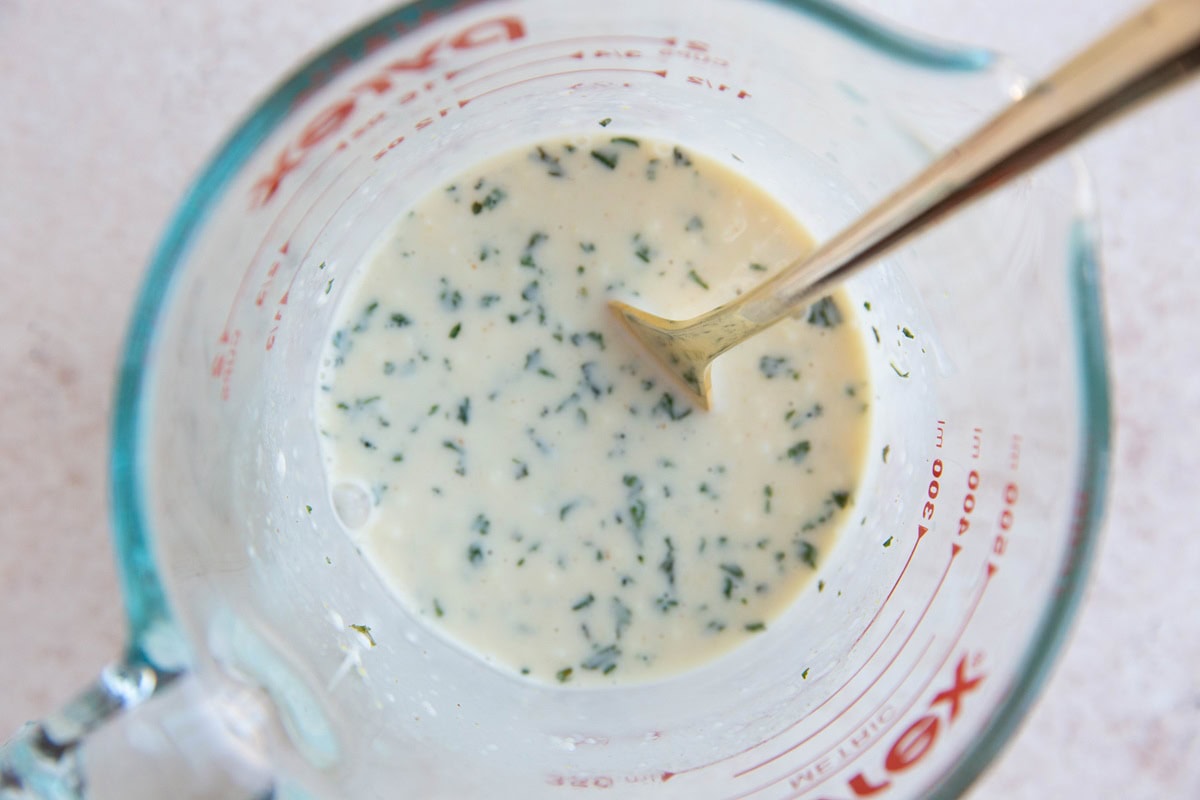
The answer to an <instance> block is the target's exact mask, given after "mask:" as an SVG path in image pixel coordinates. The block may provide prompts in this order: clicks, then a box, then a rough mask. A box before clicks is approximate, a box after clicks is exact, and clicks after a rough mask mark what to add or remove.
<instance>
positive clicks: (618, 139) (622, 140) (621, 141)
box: [612, 136, 641, 147]
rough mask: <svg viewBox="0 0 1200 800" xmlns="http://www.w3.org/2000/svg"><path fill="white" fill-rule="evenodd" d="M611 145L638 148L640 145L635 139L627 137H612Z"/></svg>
mask: <svg viewBox="0 0 1200 800" xmlns="http://www.w3.org/2000/svg"><path fill="white" fill-rule="evenodd" d="M612 143H613V144H626V145H629V146H630V147H640V146H641V143H640V142H638V140H637V139H632V138H630V137H628V136H614V137H613V138H612Z"/></svg>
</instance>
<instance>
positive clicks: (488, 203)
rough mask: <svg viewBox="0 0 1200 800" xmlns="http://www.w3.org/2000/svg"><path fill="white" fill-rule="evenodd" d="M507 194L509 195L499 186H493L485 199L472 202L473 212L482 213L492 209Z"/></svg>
mask: <svg viewBox="0 0 1200 800" xmlns="http://www.w3.org/2000/svg"><path fill="white" fill-rule="evenodd" d="M506 196H507V195H505V194H504V190H503V189H501V188H500V187H499V186H496V187H493V189H492V190H491V191H490V192H488V193H487V195H486V196H485V197H484V198H483V200H476V201H475V202H474V203H471V213H472V214H480V213H482V212H484V211H490V210H491V209H493V208H495V207H496V206H497V205H499V204H500V201H501V200H503V199H504V198H505V197H506Z"/></svg>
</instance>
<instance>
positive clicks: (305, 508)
mask: <svg viewBox="0 0 1200 800" xmlns="http://www.w3.org/2000/svg"><path fill="white" fill-rule="evenodd" d="M304 510H305V511H307V512H308V513H309V514H311V513H312V506H305V507H304Z"/></svg>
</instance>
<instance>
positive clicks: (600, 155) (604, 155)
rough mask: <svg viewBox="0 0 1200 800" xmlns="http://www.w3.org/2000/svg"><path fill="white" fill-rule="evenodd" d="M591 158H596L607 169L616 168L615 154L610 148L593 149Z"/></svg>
mask: <svg viewBox="0 0 1200 800" xmlns="http://www.w3.org/2000/svg"><path fill="white" fill-rule="evenodd" d="M592 158H594V159H596V160H597V161H599V162H600V163H601V164H603V165H604V166H606V167H608V168H609V169H616V168H617V154H616V153H615V152H613V151H611V150H593V151H592Z"/></svg>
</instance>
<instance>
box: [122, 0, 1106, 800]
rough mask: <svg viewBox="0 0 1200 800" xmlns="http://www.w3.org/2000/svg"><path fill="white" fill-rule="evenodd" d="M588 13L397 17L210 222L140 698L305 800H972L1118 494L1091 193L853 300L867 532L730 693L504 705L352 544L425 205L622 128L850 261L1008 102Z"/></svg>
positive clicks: (785, 10)
mask: <svg viewBox="0 0 1200 800" xmlns="http://www.w3.org/2000/svg"><path fill="white" fill-rule="evenodd" d="M565 5H566V4H562V3H551V2H482V3H459V4H449V3H439V2H425V3H417V4H415V5H414V6H410V7H406V8H404V9H401V10H398V11H395V12H392V13H390V14H389V15H387V16H385V17H383V18H381V19H379V20H377V21H375V22H373V23H371V24H370V25H368V26H367V27H365V28H363V29H361V30H360V31H358V32H356V33H354V34H352V35H351V36H349V37H347V38H346V39H343V40H342V41H341V42H339V43H338V44H336V45H334V46H333V48H331V49H330V50H328V51H326V52H325V53H323V54H321V55H320V56H318V57H317V58H316V59H314V60H313V61H312V62H310V63H309V64H308V65H306V66H305V67H304V68H302V69H301V70H300V71H299V72H298V73H297V74H296V75H295V76H294V77H292V78H291V79H290V80H288V81H287V82H286V83H284V84H283V85H282V86H281V87H280V88H279V89H278V90H277V91H276V92H275V93H274V94H272V95H271V96H270V97H269V98H268V99H267V100H266V101H265V102H264V103H263V105H262V106H260V107H259V108H258V109H257V110H256V111H255V112H254V114H253V115H252V116H251V117H249V118H248V119H247V121H246V122H245V123H244V124H243V126H242V127H241V128H239V130H238V131H237V132H236V133H235V134H234V135H233V137H232V138H231V139H230V140H229V142H228V143H227V144H226V145H225V147H224V148H223V149H222V150H221V152H220V153H219V154H218V156H217V157H216V158H215V160H214V161H213V162H212V163H211V164H210V166H209V167H208V169H207V171H206V172H205V173H204V174H203V175H202V176H201V178H200V179H199V181H198V183H197V184H196V186H195V187H194V188H193V190H192V192H191V193H190V194H189V195H188V197H187V198H186V200H185V202H184V204H183V206H182V208H181V210H180V212H179V215H178V216H177V218H176V220H175V222H174V223H173V225H172V227H171V228H170V230H169V231H168V233H167V236H166V238H165V240H164V242H163V245H162V247H161V249H160V251H159V253H158V255H157V257H156V260H155V262H154V264H153V265H152V269H151V273H150V275H149V277H148V279H147V283H146V286H145V288H144V291H143V295H142V297H141V300H140V302H139V305H138V308H137V312H136V317H135V319H134V323H133V327H132V332H131V335H130V340H129V347H128V351H127V354H126V359H125V363H124V367H123V373H122V376H121V378H122V380H121V389H120V396H119V399H118V406H119V407H118V410H117V417H116V433H115V448H114V471H115V478H114V497H115V503H116V522H117V531H116V536H117V542H118V547H119V550H120V556H121V560H122V567H123V570H124V573H123V574H124V580H125V590H126V597H127V603H128V606H129V609H130V619H131V628H132V634H131V645H130V651H129V662H130V663H131V664H135V665H138V666H140V667H144V668H146V669H149V670H151V671H152V672H153V673H154V674H156V675H157V676H158V677H159V679H160V682H161V683H167V682H169V681H168V680H167V679H169V678H171V677H172V676H176V675H186V678H187V679H186V680H184V681H180V683H181V684H189V685H191V686H192V687H193V688H191V689H189V690H188V691H190V692H193V693H194V694H195V696H196V697H200V698H204V699H203V700H202V701H199V702H203V703H205V704H206V708H207V709H208V711H206V712H205V713H206V714H208V715H209V716H210V717H211V719H214V720H216V721H217V724H216V725H215V726H214V727H213V731H215V732H214V733H212V734H211V735H212V736H213V737H216V738H220V737H228V738H230V739H232V740H236V746H233V747H230V748H228V749H227V751H228V753H229V755H228V757H226V756H221V758H222V759H226V758H228V766H227V769H229V770H230V771H232V772H239V771H240V772H243V773H245V775H248V776H251V777H250V778H247V779H246V780H245V781H244V782H245V783H247V784H248V785H255V784H256V782H257V783H258V784H261V786H262V787H267V786H272V787H274V788H273V789H271V790H269V791H273V792H274V793H275V794H276V795H277V796H280V797H284V796H288V797H322V798H326V797H327V798H335V797H336V798H344V797H354V798H369V797H398V796H403V797H419V798H434V797H446V798H462V797H474V796H479V797H521V798H539V797H548V798H552V797H558V796H575V795H576V793H577V792H578V790H579V788H580V787H588V788H590V789H597V790H605V789H607V790H609V794H610V795H612V796H620V797H633V798H638V797H648V798H649V797H654V798H658V797H686V798H731V797H744V796H753V797H762V798H784V797H805V796H812V797H826V796H830V797H854V796H866V795H868V794H872V795H874V794H879V796H885V797H916V796H920V797H948V796H954V795H956V794H958V793H959V792H960V791H962V790H963V789H964V788H965V787H966V786H967V785H968V784H969V783H970V782H971V780H973V778H974V777H975V776H976V775H977V774H978V773H979V772H980V771H981V770H982V769H983V767H984V766H986V764H987V762H988V760H989V759H990V758H991V756H992V755H993V754H994V753H995V752H996V751H997V750H998V748H999V747H1000V746H1001V745H1002V743H1003V742H1004V740H1005V739H1006V738H1007V736H1008V735H1009V734H1010V733H1011V731H1012V729H1013V728H1014V726H1015V725H1016V723H1017V721H1018V720H1019V718H1020V717H1021V716H1022V714H1023V712H1024V710H1025V709H1026V707H1027V706H1028V704H1029V703H1030V702H1031V699H1032V697H1033V695H1034V693H1035V692H1036V689H1037V688H1038V686H1039V685H1040V683H1041V681H1042V679H1043V677H1044V674H1045V671H1046V669H1047V666H1048V664H1049V662H1050V660H1051V658H1052V656H1053V654H1054V652H1055V651H1056V649H1057V645H1058V642H1059V640H1060V639H1061V637H1062V635H1063V632H1064V627H1065V623H1066V621H1067V619H1068V618H1069V616H1070V612H1071V610H1072V609H1073V607H1074V605H1075V603H1076V600H1077V597H1078V591H1079V587H1080V584H1081V582H1082V579H1083V571H1084V568H1085V567H1086V564H1087V562H1088V555H1089V553H1090V551H1091V549H1092V544H1093V539H1094V536H1095V531H1096V525H1097V522H1098V517H1099V508H1100V503H1101V499H1102V494H1103V489H1104V477H1105V471H1106V458H1107V443H1108V396H1107V388H1106V376H1105V366H1104V356H1103V353H1104V336H1103V330H1102V325H1101V320H1100V312H1099V305H1098V294H1097V287H1096V265H1095V263H1094V259H1093V250H1092V241H1091V237H1090V229H1089V226H1090V220H1089V217H1088V216H1087V214H1088V210H1087V208H1086V202H1087V201H1086V196H1085V195H1086V190H1085V189H1083V188H1081V184H1080V180H1079V178H1078V177H1077V176H1076V175H1075V173H1074V172H1073V171H1072V169H1071V168H1070V167H1069V165H1067V164H1065V163H1061V162H1060V163H1058V164H1056V165H1053V166H1051V167H1048V168H1046V169H1043V170H1041V171H1039V172H1037V173H1036V174H1035V175H1033V176H1032V177H1031V178H1029V179H1027V180H1024V181H1022V182H1020V183H1017V184H1016V185H1014V186H1012V187H1011V188H1008V189H1005V190H1003V191H1002V192H1000V193H998V194H996V195H994V196H993V197H992V198H990V199H988V200H986V201H984V202H981V203H980V204H978V205H976V206H975V207H974V208H973V209H971V210H969V211H967V212H965V213H964V214H962V215H960V216H959V217H957V218H956V219H955V220H954V221H953V222H950V223H948V224H946V225H943V226H941V227H939V228H938V229H936V230H934V231H931V232H930V233H928V234H925V235H923V236H922V237H921V238H920V239H919V240H917V241H916V242H914V243H913V244H912V245H911V246H909V247H907V248H905V249H903V250H901V251H899V252H898V254H897V255H895V256H894V257H893V258H891V259H890V260H889V261H887V262H885V263H883V264H881V265H879V266H878V267H875V268H872V269H870V270H868V271H867V272H865V273H863V274H862V275H860V276H859V277H857V278H855V279H853V281H852V282H851V283H850V284H849V285H848V289H849V291H850V293H851V295H852V296H853V297H854V298H855V299H856V300H857V301H858V302H860V303H863V304H869V306H870V308H869V310H867V309H866V307H865V305H864V307H863V308H860V309H859V313H858V316H859V319H860V321H861V322H862V323H863V325H864V335H865V336H867V337H869V338H868V340H867V341H868V349H869V351H870V359H871V372H872V378H873V384H874V385H873V392H874V396H873V399H872V404H873V409H874V410H873V414H874V431H873V439H872V445H871V449H870V454H871V455H870V457H869V461H870V467H869V469H868V470H867V474H866V477H865V479H864V483H863V485H862V486H861V488H860V491H859V492H858V494H857V497H856V501H855V509H854V515H853V518H852V520H851V521H850V523H849V524H848V528H847V530H846V531H845V533H844V534H843V536H842V538H841V540H840V542H839V544H838V546H837V548H836V549H835V551H834V552H832V553H831V554H830V555H829V557H828V559H827V563H826V564H824V565H823V567H822V573H821V578H822V580H823V583H824V589H823V591H818V588H817V584H816V582H815V581H814V582H813V583H812V585H811V586H810V587H809V588H808V589H806V590H805V592H804V593H803V594H802V596H801V597H800V598H799V599H798V601H797V602H796V604H795V606H794V608H792V609H791V610H790V611H789V612H788V613H787V614H786V615H785V616H784V617H783V618H782V619H780V620H779V621H778V622H777V623H776V624H775V625H773V626H772V629H771V630H770V631H768V633H767V634H765V635H763V636H762V637H759V638H757V639H755V640H753V641H751V642H750V643H748V644H747V645H745V646H744V647H742V648H740V649H739V650H736V651H734V652H733V653H731V654H729V655H727V656H726V657H724V658H722V659H720V660H718V661H716V662H714V663H712V664H710V665H708V666H705V667H703V668H700V669H697V670H695V671H693V672H690V673H687V674H684V675H681V676H679V677H677V678H674V679H671V680H668V681H663V682H658V683H653V684H645V685H638V686H630V687H627V688H614V689H604V690H590V691H588V690H577V691H572V690H569V689H566V688H559V687H546V686H539V685H534V684H532V683H529V682H525V681H522V680H520V679H516V678H513V677H510V676H508V675H505V674H502V673H501V672H499V671H497V670H494V669H492V668H490V667H488V666H486V665H484V664H482V663H481V662H480V661H479V660H478V659H476V658H475V657H473V656H471V655H469V654H467V653H465V652H463V651H462V650H461V649H459V648H458V647H456V646H454V645H452V644H450V643H448V642H446V641H445V640H443V639H442V638H440V637H439V636H438V635H437V634H435V633H434V632H432V631H431V630H429V629H428V628H427V627H426V626H425V625H424V624H422V623H421V622H420V621H419V620H418V619H416V618H415V617H414V616H413V615H411V614H410V613H409V612H408V611H406V610H405V609H404V608H403V607H402V606H401V605H400V604H399V603H398V602H397V600H396V599H395V598H394V597H393V596H392V595H391V594H390V593H389V591H388V590H387V588H386V587H385V586H384V584H383V582H382V581H381V580H380V579H379V578H378V577H377V576H376V574H375V573H374V572H373V570H372V568H371V567H370V565H369V564H368V563H367V562H366V561H365V560H364V558H363V557H362V556H361V554H360V553H359V552H358V551H357V550H356V548H355V545H354V543H353V541H352V540H351V538H350V537H349V536H348V535H347V534H346V533H345V532H344V531H343V530H342V528H341V526H340V525H339V523H338V521H337V519H336V517H335V515H334V512H333V509H332V504H331V502H330V487H329V486H328V483H327V479H326V476H325V474H324V469H323V464H322V458H321V452H320V449H319V443H318V438H317V432H316V425H315V422H314V418H313V416H314V402H313V394H314V381H315V376H316V372H317V369H318V366H319V359H320V356H321V353H322V350H323V346H324V344H325V341H326V337H327V336H328V334H329V330H330V327H331V323H332V317H333V314H334V311H335V309H336V306H337V302H338V299H339V297H340V296H341V293H342V292H343V291H344V290H345V289H346V288H347V287H348V286H349V284H350V283H351V279H352V275H353V273H354V271H355V270H356V269H358V268H359V265H360V263H361V262H362V260H363V257H364V255H365V254H366V253H367V252H368V250H369V249H370V248H371V246H372V244H373V243H374V242H375V241H376V239H377V238H378V236H380V235H381V234H382V233H383V232H384V231H385V229H386V228H387V227H388V226H389V225H390V224H391V223H392V222H393V221H394V219H395V218H396V216H397V215H398V213H400V212H402V211H403V210H404V209H406V208H408V207H410V206H411V205H412V204H413V203H415V202H416V201H417V200H418V199H420V198H421V197H422V196H423V195H424V194H425V193H426V192H427V191H428V189H429V188H430V187H433V186H437V185H439V182H442V181H444V180H446V179H449V178H450V177H452V176H453V175H455V174H457V173H458V172H460V171H461V170H462V169H463V168H464V167H465V166H467V165H470V164H472V163H475V162H477V161H480V160H483V159H485V158H487V157H489V156H491V155H494V154H496V153H499V152H503V151H505V150H508V149H510V148H511V147H514V146H516V145H519V144H521V143H531V142H534V141H537V140H541V139H545V138H550V137H555V136H560V135H561V136H566V135H571V134H576V133H579V132H580V131H591V130H594V129H595V128H596V126H597V124H598V122H599V121H600V120H602V119H607V118H611V119H612V120H613V122H612V124H613V128H614V130H620V131H621V132H623V133H637V134H642V135H647V136H653V137H657V138H662V139H668V140H676V141H679V142H680V143H681V144H683V145H685V146H686V147H688V148H691V149H693V150H695V151H698V152H703V153H705V154H707V155H709V156H711V157H714V158H717V159H719V160H721V161H723V162H725V163H727V164H729V165H731V166H732V167H734V168H735V169H736V170H737V171H739V172H741V173H743V174H745V175H746V176H747V177H749V178H750V179H751V180H753V181H754V182H756V183H758V184H760V185H761V186H763V187H764V188H765V189H767V190H768V191H769V192H771V193H772V194H773V195H775V196H776V197H777V198H778V199H779V200H780V201H781V202H782V203H783V204H784V205H785V206H786V207H788V208H789V209H791V210H792V211H793V212H794V213H795V214H796V215H797V217H798V218H799V219H801V220H802V221H803V222H804V223H805V224H806V226H807V227H808V228H809V229H810V230H811V231H812V232H813V233H814V234H815V235H816V237H817V238H818V240H819V239H821V238H824V237H826V236H828V235H830V234H831V233H833V232H834V231H836V230H838V229H839V228H840V227H841V226H843V225H844V224H845V223H847V222H849V221H850V220H851V219H853V218H854V217H855V215H856V214H857V213H858V212H860V211H861V210H864V209H865V208H867V207H868V206H869V205H870V204H871V203H873V202H875V201H877V200H879V199H881V198H882V196H883V195H884V194H886V193H887V192H888V191H889V190H890V189H891V188H893V187H895V186H897V185H898V184H899V183H900V182H901V181H902V180H903V179H905V178H906V177H908V176H910V175H912V174H913V173H915V172H916V171H917V170H918V169H920V168H921V167H922V166H923V165H924V164H925V163H927V162H928V161H929V160H930V158H931V154H932V153H934V152H936V151H938V150H940V149H941V148H942V147H944V146H945V145H947V144H948V143H950V142H952V141H953V140H954V139H955V138H956V137H958V136H960V135H962V134H964V133H965V132H967V131H968V130H969V129H970V128H971V127H972V126H973V125H975V124H977V123H978V122H979V121H981V120H982V119H983V118H984V117H985V116H986V115H987V114H988V113H990V112H992V111H994V110H996V109H997V108H999V107H1000V106H1001V105H1003V104H1004V103H1006V102H1008V101H1009V100H1011V99H1012V98H1013V96H1014V95H1013V92H1014V91H1016V90H1017V89H1016V87H1017V83H1016V80H1015V78H1014V77H1013V76H1012V75H1011V74H1007V73H1006V67H1005V64H1004V62H1002V61H1000V60H998V59H996V58H995V57H994V56H992V55H991V54H989V53H986V52H983V51H979V50H973V49H958V48H952V47H944V46H939V45H932V44H927V43H922V42H918V41H916V40H913V39H910V38H906V37H903V36H901V35H898V34H895V33H891V32H889V31H886V30H884V29H882V28H880V27H878V26H876V25H875V24H874V23H872V22H868V21H865V20H863V19H861V18H859V17H857V16H855V15H854V14H852V13H850V12H847V11H845V10H842V9H840V8H839V7H836V6H833V5H830V4H827V3H825V2H808V3H802V2H792V3H784V2H778V3H769V2H751V1H750V0H747V1H746V2H719V1H718V0H688V1H687V2H674V1H672V2H662V3H645V2H637V3H632V2H607V3H605V4H603V5H602V6H600V7H593V6H588V7H587V10H586V11H584V10H583V9H584V7H583V6H575V5H570V6H569V7H564V6H565ZM876 339H878V341H876ZM310 509H311V510H310ZM353 626H367V627H369V629H370V640H368V638H367V637H365V636H364V635H363V634H362V633H360V632H359V631H358V630H356V629H355V627H353ZM161 702H163V701H162V700H161V699H157V698H156V699H155V700H154V701H153V702H152V703H149V704H148V706H153V705H154V704H156V703H161ZM141 713H142V711H141V710H140V708H139V709H138V710H135V711H134V713H133V715H132V716H133V717H136V716H137V715H138V714H141ZM208 736H209V734H207V733H206V734H205V737H208ZM129 746H130V747H133V749H134V750H137V745H136V743H133V744H130V745H129ZM223 752H225V751H223ZM264 790H265V788H264ZM600 793H603V792H600Z"/></svg>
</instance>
